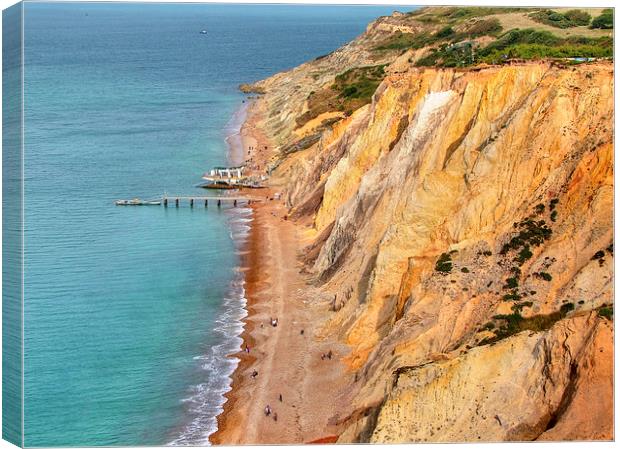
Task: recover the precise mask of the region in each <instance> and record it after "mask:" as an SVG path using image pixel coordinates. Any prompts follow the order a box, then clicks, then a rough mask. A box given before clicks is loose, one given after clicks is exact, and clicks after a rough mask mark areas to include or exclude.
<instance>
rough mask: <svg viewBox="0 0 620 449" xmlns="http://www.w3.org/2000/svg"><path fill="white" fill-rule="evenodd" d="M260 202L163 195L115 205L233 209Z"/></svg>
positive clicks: (252, 199) (119, 202)
mask: <svg viewBox="0 0 620 449" xmlns="http://www.w3.org/2000/svg"><path fill="white" fill-rule="evenodd" d="M259 201H261V200H260V199H259V198H248V197H244V196H182V195H164V196H162V197H161V198H153V199H149V200H140V199H138V198H134V199H132V200H117V201H115V204H116V205H117V206H144V205H149V206H159V205H163V206H164V207H168V205H171V206H172V205H174V206H175V207H179V206H180V205H181V203H182V202H188V203H189V206H190V207H194V205H204V207H209V203H211V204H215V205H217V206H218V207H221V206H223V205H225V204H232V206H233V207H237V205H240V204H246V205H250V204H252V203H253V202H259Z"/></svg>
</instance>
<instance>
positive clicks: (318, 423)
mask: <svg viewBox="0 0 620 449" xmlns="http://www.w3.org/2000/svg"><path fill="white" fill-rule="evenodd" d="M255 123H256V115H253V114H252V108H251V107H250V112H249V114H248V119H247V121H246V123H245V125H244V126H243V129H242V136H241V138H242V139H241V140H242V142H243V145H244V148H243V149H242V152H244V153H245V154H246V155H247V148H248V147H249V146H252V147H254V148H260V149H262V151H260V152H259V151H254V152H251V154H249V155H247V156H248V157H253V163H255V164H257V165H259V166H263V167H264V166H265V164H266V163H267V160H268V158H269V157H270V150H271V147H270V145H269V142H268V141H267V140H266V139H265V138H264V136H263V135H262V134H261V133H260V130H258V129H257V128H256V126H255ZM265 146H267V147H268V150H265V149H264V147H265ZM231 160H233V159H232V157H231ZM256 192H258V193H252V195H253V196H257V197H262V199H263V201H262V202H260V203H253V205H252V208H253V210H254V216H253V218H254V220H253V222H252V229H251V231H250V235H249V238H248V243H247V248H246V249H245V251H244V255H243V261H242V262H243V267H244V270H245V273H246V296H247V301H248V302H247V309H248V316H247V317H246V320H245V330H244V332H243V334H242V338H243V340H244V345H243V347H245V345H248V346H249V347H250V352H249V353H246V352H241V353H239V354H235V355H234V356H235V357H238V358H239V359H240V363H239V366H238V367H237V370H236V371H235V373H234V374H233V382H232V390H231V391H230V392H228V393H227V394H226V397H227V399H228V400H227V402H226V403H225V404H224V412H223V413H222V414H221V415H220V416H219V417H218V431H217V432H216V433H214V434H213V435H211V437H210V441H211V442H212V443H213V444H268V443H289V444H292V443H304V442H310V441H314V440H318V439H325V438H327V439H329V440H332V441H333V440H334V432H335V428H333V427H332V426H330V425H329V424H328V420H329V419H330V418H331V417H333V416H334V415H336V414H337V402H338V401H337V400H336V396H337V393H338V392H339V391H342V388H343V385H342V383H343V382H344V380H343V379H345V376H346V375H345V373H344V365H343V364H342V363H341V362H340V358H341V357H342V356H343V355H344V352H345V348H344V347H342V346H340V345H338V344H337V343H335V341H334V339H333V338H327V339H325V338H323V339H319V338H318V337H317V333H318V331H319V330H320V328H321V325H322V324H323V322H324V320H325V319H326V318H327V317H328V314H329V311H328V309H329V300H328V299H327V296H326V295H325V294H324V293H321V292H320V291H319V290H318V289H317V288H316V287H313V286H312V285H310V284H309V279H307V278H306V276H305V275H303V274H302V273H301V268H302V265H301V262H300V261H299V254H300V251H301V250H302V249H303V246H305V245H304V243H305V242H303V241H302V239H301V237H300V236H301V235H302V230H303V229H302V228H301V226H300V225H298V224H295V223H293V222H291V221H290V220H286V219H285V218H284V217H285V216H286V213H287V210H286V207H285V206H284V204H283V201H280V200H275V199H270V198H273V197H274V194H275V193H276V192H274V191H273V189H262V190H257V191H256ZM271 318H277V319H278V325H277V326H276V327H273V326H272V325H271V323H270V320H271ZM302 331H303V333H302ZM329 350H331V351H332V353H333V356H332V359H331V360H329V359H325V360H322V359H321V355H322V354H324V353H327V352H328V351H329ZM253 371H257V372H258V375H257V376H256V377H252V376H251V374H252V372H253ZM280 395H282V401H280ZM267 405H269V406H270V407H271V410H272V413H271V415H270V416H265V413H264V409H265V407H266V406H267ZM276 414H277V421H276V420H275V418H276Z"/></svg>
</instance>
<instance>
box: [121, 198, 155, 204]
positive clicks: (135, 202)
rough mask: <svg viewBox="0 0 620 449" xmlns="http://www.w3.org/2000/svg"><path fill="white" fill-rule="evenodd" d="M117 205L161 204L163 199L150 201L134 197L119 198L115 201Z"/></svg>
mask: <svg viewBox="0 0 620 449" xmlns="http://www.w3.org/2000/svg"><path fill="white" fill-rule="evenodd" d="M115 204H116V205H117V206H159V205H160V204H161V201H154V200H151V201H148V200H141V199H140V198H134V199H132V200H118V201H116V202H115Z"/></svg>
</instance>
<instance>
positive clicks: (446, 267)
mask: <svg viewBox="0 0 620 449" xmlns="http://www.w3.org/2000/svg"><path fill="white" fill-rule="evenodd" d="M435 271H439V272H440V273H450V272H451V271H452V258H451V256H450V253H443V254H442V255H441V256H439V259H437V262H436V263H435Z"/></svg>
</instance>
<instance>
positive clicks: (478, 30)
mask: <svg viewBox="0 0 620 449" xmlns="http://www.w3.org/2000/svg"><path fill="white" fill-rule="evenodd" d="M501 31H502V25H501V24H500V22H499V20H498V19H497V18H495V17H494V18H492V19H484V20H478V21H477V22H474V23H473V24H471V25H470V26H468V27H467V28H466V29H465V31H464V32H463V33H462V34H463V35H464V36H467V37H469V38H475V37H479V36H495V35H497V34H498V33H500V32H501Z"/></svg>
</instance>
